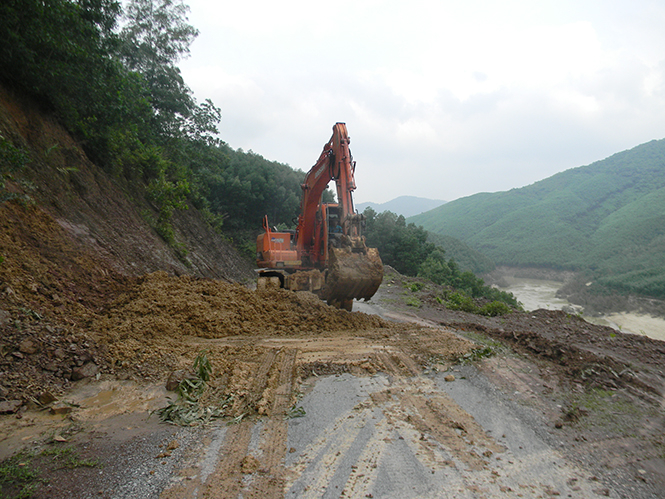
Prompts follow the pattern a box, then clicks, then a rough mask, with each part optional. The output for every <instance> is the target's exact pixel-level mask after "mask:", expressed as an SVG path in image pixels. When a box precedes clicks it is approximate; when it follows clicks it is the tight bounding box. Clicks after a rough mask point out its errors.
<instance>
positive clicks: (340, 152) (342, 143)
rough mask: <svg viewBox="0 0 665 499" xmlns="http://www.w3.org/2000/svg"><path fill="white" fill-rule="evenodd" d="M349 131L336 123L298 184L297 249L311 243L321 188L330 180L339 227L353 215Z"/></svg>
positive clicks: (311, 244) (351, 161) (352, 178)
mask: <svg viewBox="0 0 665 499" xmlns="http://www.w3.org/2000/svg"><path fill="white" fill-rule="evenodd" d="M349 142H350V139H349V135H348V133H347V131H346V125H345V124H344V123H336V124H335V126H334V127H333V134H332V137H331V138H330V140H329V141H328V143H326V144H325V145H324V146H323V151H322V152H321V156H319V159H318V161H317V162H316V163H315V164H314V166H313V167H312V168H311V169H310V171H309V172H308V173H307V176H306V177H305V182H304V183H303V184H302V190H303V195H302V201H301V205H300V216H299V218H298V230H297V232H298V250H300V251H302V252H304V253H307V252H310V251H311V250H312V248H313V247H315V237H316V236H315V226H316V224H315V220H316V213H317V211H318V209H319V205H320V203H321V196H322V194H323V191H324V190H325V189H326V187H328V184H329V183H330V182H331V181H332V180H334V181H335V185H336V188H337V200H338V205H339V214H340V219H341V222H342V227H343V231H344V233H345V234H346V233H347V230H344V229H345V227H344V221H345V220H347V219H348V217H349V215H353V212H354V209H353V196H352V192H353V191H354V190H355V189H356V182H355V179H354V176H353V173H354V170H355V163H354V162H353V158H352V156H351V151H350V149H349Z"/></svg>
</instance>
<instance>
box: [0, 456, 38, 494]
mask: <svg viewBox="0 0 665 499" xmlns="http://www.w3.org/2000/svg"><path fill="white" fill-rule="evenodd" d="M33 457H34V455H33V454H30V453H28V452H25V451H23V452H21V453H19V454H16V455H14V456H12V457H10V458H9V459H6V460H5V461H3V462H2V463H0V497H2V498H5V497H16V498H26V497H31V496H32V495H33V493H34V492H35V490H36V489H37V487H38V486H39V484H40V481H39V472H38V471H37V470H36V469H35V468H34V467H33V466H32V459H33ZM10 493H11V494H12V495H9V494H10Z"/></svg>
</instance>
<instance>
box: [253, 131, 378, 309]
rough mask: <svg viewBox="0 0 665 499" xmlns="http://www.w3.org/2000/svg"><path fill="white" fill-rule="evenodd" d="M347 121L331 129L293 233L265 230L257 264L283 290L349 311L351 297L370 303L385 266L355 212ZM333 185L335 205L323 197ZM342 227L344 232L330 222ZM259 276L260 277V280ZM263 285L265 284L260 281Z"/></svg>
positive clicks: (306, 188) (309, 175)
mask: <svg viewBox="0 0 665 499" xmlns="http://www.w3.org/2000/svg"><path fill="white" fill-rule="evenodd" d="M349 142H350V141H349V136H348V133H347V131H346V125H345V124H344V123H336V124H335V126H333V134H332V137H331V138H330V140H329V141H328V142H327V143H326V144H325V145H324V146H323V151H322V152H321V155H320V156H319V159H318V161H317V162H316V163H315V164H314V166H313V167H312V168H311V169H310V171H309V172H308V173H307V175H306V177H305V181H304V183H303V184H302V191H303V193H302V201H301V205H300V216H299V217H298V227H297V228H296V230H295V234H293V239H292V234H290V233H287V232H274V231H271V230H270V227H269V226H268V224H267V221H266V222H265V226H266V232H265V233H263V234H261V235H259V236H258V238H257V266H258V267H260V268H261V269H265V270H261V271H260V274H259V275H260V276H261V277H263V278H264V279H278V280H279V283H280V285H281V287H285V288H288V289H293V290H303V289H307V290H310V291H313V292H315V293H317V294H318V295H319V296H320V297H321V298H322V299H324V300H327V302H328V303H329V304H331V305H334V306H336V307H338V308H345V309H347V310H349V311H350V310H351V308H352V304H353V299H354V298H356V299H363V298H364V299H366V300H367V299H369V298H371V297H372V296H373V295H374V293H376V291H377V289H378V288H379V286H380V285H381V281H382V280H383V264H382V263H381V258H380V257H379V253H378V251H377V250H376V249H375V248H368V247H367V246H366V245H365V238H364V237H363V236H362V227H363V225H364V216H363V215H360V214H356V213H354V208H353V195H352V193H353V191H354V190H355V188H356V183H355V179H354V172H355V162H354V161H353V158H352V156H351V151H350V149H349ZM333 180H334V181H335V186H336V189H337V201H338V202H337V204H322V203H321V196H322V194H323V192H324V191H325V189H326V187H327V186H328V184H329V183H330V182H331V181H333ZM333 219H334V220H336V221H338V222H340V224H341V232H337V231H336V227H334V226H329V223H328V222H329V220H333ZM261 277H260V279H261ZM259 282H261V281H259Z"/></svg>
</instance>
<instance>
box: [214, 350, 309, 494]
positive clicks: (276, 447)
mask: <svg viewBox="0 0 665 499" xmlns="http://www.w3.org/2000/svg"><path fill="white" fill-rule="evenodd" d="M297 357H298V350H297V349H284V348H282V349H276V348H273V349H269V350H268V351H267V352H265V353H264V354H263V355H262V357H261V359H260V361H259V362H258V367H257V369H256V373H255V375H254V377H253V380H252V383H251V391H250V396H248V397H247V399H246V400H245V402H244V404H245V405H244V407H245V408H247V409H248V410H249V409H250V408H251V407H254V406H256V405H258V406H259V407H260V408H263V409H265V410H264V411H263V413H265V414H266V415H268V416H269V419H268V420H267V421H266V422H265V423H264V424H263V425H262V426H261V424H260V423H259V424H256V422H255V421H251V420H244V421H241V422H240V423H238V424H235V425H232V426H229V427H228V429H227V430H226V434H225V436H224V441H223V442H222V445H221V447H220V449H219V452H218V455H219V456H220V459H219V461H218V463H217V465H216V466H215V469H214V471H213V472H212V473H211V474H210V475H209V476H208V477H207V479H206V481H205V483H204V484H203V485H202V487H201V497H204V498H211V499H212V498H229V499H230V498H235V497H238V496H241V497H243V498H249V497H255V498H259V497H260V498H279V497H283V495H284V464H283V462H284V457H285V456H286V452H287V451H286V437H287V421H286V416H287V414H288V411H289V408H290V407H291V406H292V401H293V391H294V387H295V383H296V360H297ZM259 399H260V400H259ZM255 429H260V434H259V437H258V448H257V449H255V450H252V449H250V447H251V442H252V439H253V430H255Z"/></svg>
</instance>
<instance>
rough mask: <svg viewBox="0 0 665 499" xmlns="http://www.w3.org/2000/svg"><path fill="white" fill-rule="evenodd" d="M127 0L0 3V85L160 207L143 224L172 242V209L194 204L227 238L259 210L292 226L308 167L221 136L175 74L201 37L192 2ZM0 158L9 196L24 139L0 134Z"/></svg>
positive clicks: (216, 111) (252, 221)
mask: <svg viewBox="0 0 665 499" xmlns="http://www.w3.org/2000/svg"><path fill="white" fill-rule="evenodd" d="M123 5H124V11H123V9H122V5H121V3H120V2H116V1H113V0H99V1H89V0H49V1H48V2H43V1H40V0H7V1H3V2H2V3H0V40H2V45H1V47H0V84H2V85H3V86H4V87H5V88H7V89H8V90H10V91H11V92H12V93H13V94H14V95H15V96H16V98H21V97H25V98H27V99H30V100H31V101H32V102H36V103H38V105H39V106H40V107H41V108H42V111H43V112H44V113H46V114H48V115H51V116H54V117H55V119H57V120H58V121H59V122H60V123H61V124H63V125H64V126H65V128H66V129H67V130H68V131H69V133H70V134H71V135H72V136H73V137H74V139H75V140H76V141H77V143H78V145H79V146H80V147H82V148H83V150H84V151H85V153H86V155H87V157H88V158H90V159H91V160H92V161H93V162H94V163H95V164H96V165H97V166H99V167H101V168H102V169H103V170H104V171H105V172H106V173H107V174H108V175H109V176H111V177H112V178H115V179H116V181H117V182H120V183H121V184H122V185H124V186H125V189H126V190H127V191H128V192H129V191H132V192H133V193H134V194H133V196H135V195H136V193H138V195H139V196H141V197H142V198H145V199H146V200H147V201H148V202H149V203H150V204H151V205H152V206H153V207H154V209H155V210H156V213H157V216H155V217H152V218H151V224H152V225H153V227H154V229H155V230H156V231H157V232H158V233H159V234H160V235H161V236H162V237H163V238H164V239H165V240H166V241H167V242H169V243H170V244H176V243H177V242H176V241H175V239H174V232H173V227H172V218H173V214H174V212H176V211H178V210H184V209H187V208H191V207H195V208H197V209H199V210H200V211H201V212H202V213H204V215H205V217H206V219H207V220H208V221H209V222H210V223H211V225H213V226H216V227H218V228H221V229H222V230H225V231H227V232H230V233H231V234H232V235H234V236H235V235H236V234H241V233H242V231H245V233H248V232H249V231H250V230H257V229H259V228H260V227H261V220H262V217H263V215H265V214H268V215H269V216H270V219H271V222H273V223H275V224H278V223H280V222H287V223H290V222H291V220H292V219H293V217H294V216H296V214H297V211H298V208H299V199H300V191H301V189H300V184H301V182H302V180H303V178H304V172H302V171H300V170H294V169H292V168H291V167H289V166H288V165H284V164H280V163H277V162H274V161H268V160H266V159H265V158H263V157H262V156H260V155H259V154H255V153H253V152H251V151H250V152H244V151H241V150H233V149H232V148H231V147H230V146H229V145H227V144H225V143H224V142H223V140H221V139H220V137H219V136H218V134H217V125H218V123H219V122H220V120H221V116H222V110H221V109H220V108H219V107H217V106H216V105H215V104H214V103H213V102H211V101H210V100H206V101H205V102H202V103H199V102H197V101H196V99H195V98H194V96H193V94H192V92H191V90H190V89H189V87H188V86H187V84H186V83H185V82H184V81H183V78H182V76H181V74H180V69H179V68H178V66H177V64H178V62H179V61H180V60H181V59H182V58H183V57H186V56H187V55H188V53H189V46H190V44H191V42H192V41H193V40H194V39H195V37H196V36H197V34H198V31H197V30H196V29H195V28H194V27H193V26H190V25H189V24H188V20H187V12H188V8H187V7H186V6H185V5H184V4H183V3H182V2H172V1H166V0H164V1H157V0H130V1H128V2H125V3H124V4H123ZM156 35H158V36H156ZM49 147H51V149H49V151H56V150H57V149H58V148H59V147H61V146H60V145H59V144H57V143H54V144H50V145H49ZM317 153H318V151H315V152H314V153H313V155H314V156H313V157H315V156H316V154H317ZM0 159H1V161H0V198H1V199H7V198H10V197H12V196H16V195H17V194H16V193H10V192H8V191H7V190H6V189H4V184H3V183H2V179H5V178H8V177H9V176H14V177H15V178H18V177H20V170H21V169H23V168H25V167H28V168H29V167H30V163H31V162H30V160H29V155H28V154H27V153H26V144H25V142H23V141H22V139H21V138H20V137H18V136H11V134H8V133H5V136H0ZM249 239H251V238H249Z"/></svg>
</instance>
